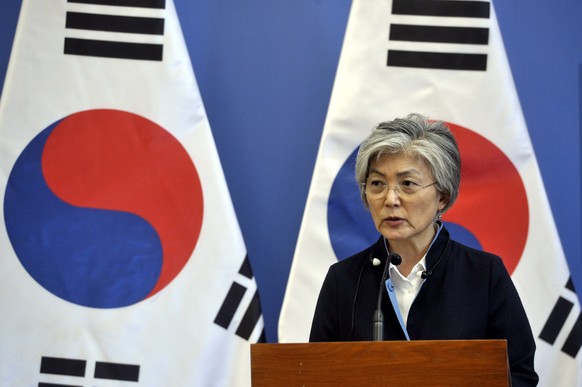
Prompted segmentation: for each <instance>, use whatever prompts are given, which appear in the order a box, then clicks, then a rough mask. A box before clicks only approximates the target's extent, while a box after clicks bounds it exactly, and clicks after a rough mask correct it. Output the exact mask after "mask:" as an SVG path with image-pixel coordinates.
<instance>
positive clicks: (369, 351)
mask: <svg viewBox="0 0 582 387" xmlns="http://www.w3.org/2000/svg"><path fill="white" fill-rule="evenodd" d="M251 378H252V385H253V387H262V386H269V387H270V386H278V387H279V386H306V387H311V386H398V387H400V386H509V385H510V379H509V366H508V359H507V341H506V340H430V341H422V340H419V341H381V342H372V341H366V342H339V343H307V344H252V345H251Z"/></svg>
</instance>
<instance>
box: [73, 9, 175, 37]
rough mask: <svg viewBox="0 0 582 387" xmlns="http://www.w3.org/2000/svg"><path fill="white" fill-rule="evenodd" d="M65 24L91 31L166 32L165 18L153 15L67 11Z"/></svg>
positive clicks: (157, 33)
mask: <svg viewBox="0 0 582 387" xmlns="http://www.w3.org/2000/svg"><path fill="white" fill-rule="evenodd" d="M65 26H66V28H72V29H80V30H91V31H109V32H126V33H133V34H147V35H163V34H164V19H160V18H152V17H132V16H114V15H99V14H92V13H80V12H67V21H66V24H65Z"/></svg>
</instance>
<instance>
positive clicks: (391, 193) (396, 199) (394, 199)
mask: <svg viewBox="0 0 582 387" xmlns="http://www.w3.org/2000/svg"><path fill="white" fill-rule="evenodd" d="M386 189H387V192H386V199H385V200H384V204H385V205H386V206H389V207H392V206H397V205H400V195H399V193H398V186H395V187H391V186H388V187H387V188H386Z"/></svg>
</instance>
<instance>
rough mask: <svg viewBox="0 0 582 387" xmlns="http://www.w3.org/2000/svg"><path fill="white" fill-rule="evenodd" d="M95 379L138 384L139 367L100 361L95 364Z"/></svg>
mask: <svg viewBox="0 0 582 387" xmlns="http://www.w3.org/2000/svg"><path fill="white" fill-rule="evenodd" d="M95 378H96V379H108V380H123V381H128V382H138V381H139V366H138V365H133V364H117V363H107V362H102V361H98V362H97V363H96V364H95Z"/></svg>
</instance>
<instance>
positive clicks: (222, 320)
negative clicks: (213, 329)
mask: <svg viewBox="0 0 582 387" xmlns="http://www.w3.org/2000/svg"><path fill="white" fill-rule="evenodd" d="M246 291H247V289H246V288H245V287H244V286H242V285H240V284H238V283H236V282H233V283H232V286H231V287H230V290H229V291H228V294H227V295H226V298H225V299H224V302H223V303H222V306H221V307H220V310H219V311H218V314H217V315H216V318H215V319H214V323H215V324H217V325H220V326H221V327H223V328H224V329H228V326H229V325H230V322H231V321H232V318H233V317H234V314H235V313H236V309H237V308H238V306H239V304H240V302H241V300H242V298H243V296H244V294H245V292H246Z"/></svg>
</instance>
